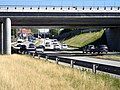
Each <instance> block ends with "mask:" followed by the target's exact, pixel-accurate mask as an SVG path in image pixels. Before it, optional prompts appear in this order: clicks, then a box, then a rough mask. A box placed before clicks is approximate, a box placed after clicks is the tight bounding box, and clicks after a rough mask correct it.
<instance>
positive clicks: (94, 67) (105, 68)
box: [29, 52, 120, 75]
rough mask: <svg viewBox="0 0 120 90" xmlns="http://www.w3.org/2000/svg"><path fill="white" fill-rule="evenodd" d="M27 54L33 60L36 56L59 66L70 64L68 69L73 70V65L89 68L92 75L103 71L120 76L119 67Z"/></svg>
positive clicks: (41, 54)
mask: <svg viewBox="0 0 120 90" xmlns="http://www.w3.org/2000/svg"><path fill="white" fill-rule="evenodd" d="M29 54H30V55H32V56H33V58H34V57H35V56H38V58H39V59H40V57H42V58H45V60H49V59H50V60H54V61H55V62H56V64H59V62H64V63H67V64H70V67H72V68H74V65H77V66H82V67H85V68H89V69H92V71H93V73H96V72H97V70H99V71H103V72H108V73H112V74H117V75H120V67H116V66H112V65H106V64H101V63H93V62H90V61H89V62H87V61H82V60H75V59H69V58H63V57H61V56H60V54H55V53H53V54H49V53H47V54H45V53H35V52H29Z"/></svg>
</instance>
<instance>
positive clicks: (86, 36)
mask: <svg viewBox="0 0 120 90" xmlns="http://www.w3.org/2000/svg"><path fill="white" fill-rule="evenodd" d="M103 33H104V30H101V31H98V32H91V33H83V34H79V35H76V36H74V37H72V38H70V39H67V40H65V41H62V42H64V43H66V44H68V45H69V46H72V47H83V46H85V45H87V44H90V43H92V42H94V41H96V40H97V39H99V38H100V37H101V36H102V35H103Z"/></svg>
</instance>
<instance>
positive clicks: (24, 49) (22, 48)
mask: <svg viewBox="0 0 120 90" xmlns="http://www.w3.org/2000/svg"><path fill="white" fill-rule="evenodd" d="M26 51H27V48H26V45H20V53H23V52H24V53H25V52H26Z"/></svg>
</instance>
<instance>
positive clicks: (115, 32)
mask: <svg viewBox="0 0 120 90" xmlns="http://www.w3.org/2000/svg"><path fill="white" fill-rule="evenodd" d="M106 38H107V43H108V46H109V48H110V50H111V51H120V28H109V29H107V30H106Z"/></svg>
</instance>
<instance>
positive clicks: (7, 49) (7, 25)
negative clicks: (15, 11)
mask: <svg viewBox="0 0 120 90" xmlns="http://www.w3.org/2000/svg"><path fill="white" fill-rule="evenodd" d="M3 54H7V55H11V20H10V18H5V19H4V23H3Z"/></svg>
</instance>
